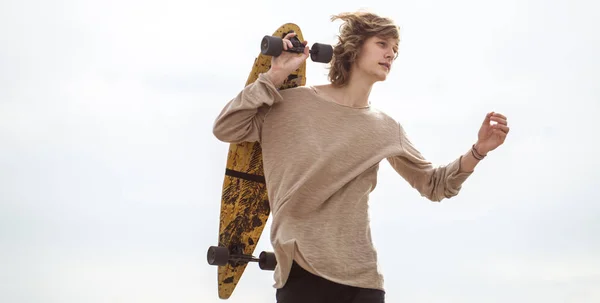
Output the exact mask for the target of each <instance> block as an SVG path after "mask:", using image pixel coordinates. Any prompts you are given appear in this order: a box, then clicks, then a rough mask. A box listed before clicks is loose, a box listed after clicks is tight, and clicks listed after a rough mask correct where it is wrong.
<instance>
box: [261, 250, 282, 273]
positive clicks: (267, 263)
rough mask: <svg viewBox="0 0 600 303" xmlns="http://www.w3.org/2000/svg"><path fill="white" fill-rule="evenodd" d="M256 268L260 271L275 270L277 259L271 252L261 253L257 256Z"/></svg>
mask: <svg viewBox="0 0 600 303" xmlns="http://www.w3.org/2000/svg"><path fill="white" fill-rule="evenodd" d="M258 266H259V267H260V269H262V270H275V267H276V266H277V258H275V254H274V253H272V252H266V251H263V252H261V253H260V255H259V256H258Z"/></svg>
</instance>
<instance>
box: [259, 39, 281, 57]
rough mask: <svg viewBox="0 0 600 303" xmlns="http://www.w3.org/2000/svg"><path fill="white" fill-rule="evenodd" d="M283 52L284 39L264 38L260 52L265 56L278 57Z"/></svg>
mask: <svg viewBox="0 0 600 303" xmlns="http://www.w3.org/2000/svg"><path fill="white" fill-rule="evenodd" d="M282 51H283V39H281V38H279V37H275V36H264V37H263V39H262V41H261V42H260V52H261V53H262V54H263V55H267V56H273V57H277V56H279V55H281V52H282Z"/></svg>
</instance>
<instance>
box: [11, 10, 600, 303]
mask: <svg viewBox="0 0 600 303" xmlns="http://www.w3.org/2000/svg"><path fill="white" fill-rule="evenodd" d="M366 3H367V1H353V0H349V1H334V2H330V3H329V4H327V3H325V2H324V1H315V0H308V1H301V2H285V3H284V2H277V1H247V2H241V1H237V2H228V1H210V2H209V1H184V0H171V1H134V0H119V1H83V0H82V1H68V0H65V1H16V0H8V1H2V2H1V3H0V184H1V185H0V300H1V301H2V302H14V303H21V302H23V303H25V302H45V303H59V302H60V303H80V302H86V303H96V302H147V303H150V302H180V303H183V302H194V303H197V302H222V301H221V300H219V299H218V295H217V278H216V275H217V271H216V267H212V266H209V265H208V264H207V263H206V249H207V247H208V246H210V245H215V244H217V243H216V241H217V234H218V220H219V207H220V197H221V186H222V182H223V173H224V167H225V161H226V153H227V149H228V145H227V144H225V143H222V142H220V141H218V140H217V139H215V138H214V137H213V135H212V128H211V126H212V123H213V121H214V118H215V117H216V115H217V114H218V113H219V111H220V110H221V108H222V107H223V106H224V105H225V103H226V102H227V101H229V100H230V99H231V98H232V97H234V96H235V95H236V94H237V93H238V92H239V90H240V89H242V87H243V85H244V83H245V81H246V78H247V76H248V73H249V71H250V68H251V65H252V61H253V59H254V57H255V56H256V55H257V53H258V51H259V43H260V39H261V38H262V36H263V35H265V34H270V33H272V32H273V30H274V29H276V28H277V27H278V26H279V25H281V24H282V23H285V22H295V23H297V24H299V25H300V26H301V28H302V30H303V33H304V35H305V38H306V39H307V40H308V41H309V43H310V44H312V43H313V42H322V43H333V42H334V41H335V35H336V33H337V29H338V26H339V23H337V22H335V23H332V22H330V21H329V17H330V16H331V15H333V14H336V13H339V12H343V11H354V10H356V9H359V8H370V9H371V10H373V11H375V12H377V13H381V14H384V15H386V16H389V17H392V18H393V19H395V20H396V21H397V23H398V24H399V25H400V26H401V27H402V31H401V34H402V41H401V44H400V56H399V58H398V60H397V61H396V63H395V65H394V67H393V69H392V73H391V75H390V77H389V78H388V80H387V81H386V82H384V83H378V84H376V86H375V88H374V92H373V94H372V99H371V101H372V103H373V106H375V107H378V108H380V109H382V110H384V111H386V112H387V113H388V114H390V115H392V116H393V117H395V118H396V119H398V121H400V122H401V123H403V125H404V127H405V128H406V130H407V132H408V134H409V136H410V137H411V139H412V140H413V141H414V143H415V144H416V146H417V147H418V148H419V149H420V150H421V151H422V153H423V154H424V155H425V156H426V157H427V158H428V159H429V160H431V161H432V162H433V163H435V164H436V165H443V164H446V163H448V162H450V161H452V160H454V159H455V158H456V157H458V156H459V155H460V154H462V153H464V152H466V151H468V149H469V148H470V146H471V144H473V143H474V142H475V140H476V134H477V131H478V128H479V126H480V124H481V121H482V119H483V118H484V116H485V113H487V112H488V111H492V110H494V111H498V112H501V113H503V114H505V115H506V116H507V117H508V120H509V123H510V126H511V133H510V135H509V138H508V139H507V141H506V143H505V145H504V146H502V147H501V148H499V149H498V150H496V151H494V152H492V153H490V154H489V156H488V157H487V158H486V159H485V161H483V162H482V163H481V164H480V166H478V167H477V169H476V172H475V173H474V174H473V175H472V177H471V178H470V179H469V180H468V181H467V182H466V183H465V185H464V187H463V190H462V192H461V193H460V195H459V196H457V197H455V198H453V199H450V200H445V201H444V202H442V203H441V204H437V203H431V202H429V201H427V200H425V199H424V198H421V197H420V196H419V195H418V193H417V192H416V191H415V190H413V189H411V188H410V187H409V186H408V185H407V183H406V182H405V181H404V180H403V179H402V178H401V177H399V176H398V175H397V174H396V173H395V172H394V171H393V170H392V169H391V167H390V166H389V164H388V163H387V162H385V161H384V162H382V164H381V169H380V174H379V183H378V187H377V189H376V190H375V192H374V193H373V194H372V196H371V220H372V228H373V239H374V241H375V245H376V247H377V249H378V251H379V256H380V266H381V269H382V271H383V273H384V276H385V279H386V287H387V302H412V303H416V302H428V303H431V302H461V303H471V302H515V303H517V302H546V303H554V302H599V301H600V287H598V286H599V285H600V237H599V236H598V234H599V233H600V204H599V202H598V201H599V198H600V189H599V188H598V180H599V177H600V173H599V172H598V169H599V168H600V165H599V164H600V160H599V158H598V152H600V148H598V146H597V145H596V142H595V141H596V140H597V139H598V138H599V136H598V129H599V127H598V125H597V123H595V122H594V121H595V120H596V119H597V116H598V114H600V110H599V107H600V106H599V103H600V86H599V85H598V83H600V72H599V70H600V59H599V57H598V54H599V53H600V35H599V34H598V32H597V30H598V28H600V21H598V20H599V19H597V12H598V9H599V4H598V2H594V1H573V0H570V1H567V0H562V1H556V0H553V1H542V0H538V1H524V0H508V1H475V0H472V1H464V0H459V1H451V2H449V1H441V0H437V1H432V0H427V1H423V0H419V1H399V2H391V1H390V2H387V1H385V2H384V1H382V0H374V1H371V2H370V3H371V4H370V6H366ZM392 3H394V4H392ZM210 6H212V7H210ZM307 68H308V84H309V85H310V84H320V83H324V82H325V81H326V77H325V75H326V73H327V70H326V68H325V66H324V65H322V64H317V63H313V62H309V63H308V67H307ZM267 228H268V227H267ZM263 235H264V237H263V238H262V239H261V241H260V242H259V245H258V248H257V252H260V251H261V250H270V249H271V245H270V243H269V241H268V240H269V239H268V232H266V233H264V234H263ZM332 257H335V256H332ZM272 284H273V277H272V272H265V271H260V270H259V269H258V267H257V266H255V264H251V266H249V267H248V269H247V271H246V273H245V275H244V276H243V278H242V281H241V282H240V284H239V286H238V288H237V289H236V291H235V293H234V294H233V296H232V298H231V299H230V300H229V302H244V303H258V302H261V303H262V302H275V299H274V293H275V292H274V289H273V288H272Z"/></svg>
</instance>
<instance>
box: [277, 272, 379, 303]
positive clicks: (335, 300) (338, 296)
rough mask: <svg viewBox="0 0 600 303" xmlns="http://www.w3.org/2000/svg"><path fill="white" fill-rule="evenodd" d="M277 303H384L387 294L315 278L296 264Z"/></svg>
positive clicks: (280, 290)
mask: <svg viewBox="0 0 600 303" xmlns="http://www.w3.org/2000/svg"><path fill="white" fill-rule="evenodd" d="M276 298H277V303H384V302H385V292H383V291H382V290H378V289H367V288H359V287H353V286H348V285H342V284H338V283H335V282H332V281H329V280H326V279H323V278H321V277H318V276H315V275H313V274H311V273H309V272H308V271H306V270H304V269H303V268H302V267H300V266H299V265H298V264H296V262H294V263H293V264H292V270H291V272H290V276H289V278H288V280H287V282H286V284H285V285H284V286H283V288H281V289H277V293H276Z"/></svg>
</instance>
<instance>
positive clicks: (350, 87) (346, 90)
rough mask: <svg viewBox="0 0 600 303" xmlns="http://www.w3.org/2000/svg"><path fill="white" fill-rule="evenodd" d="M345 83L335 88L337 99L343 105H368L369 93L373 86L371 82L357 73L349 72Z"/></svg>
mask: <svg viewBox="0 0 600 303" xmlns="http://www.w3.org/2000/svg"><path fill="white" fill-rule="evenodd" d="M348 80H349V81H348V83H346V85H344V86H342V87H339V88H336V89H335V90H336V93H337V94H336V95H337V101H338V102H340V103H341V104H343V105H346V106H351V107H366V106H369V95H370V94H371V89H372V87H373V82H371V81H368V80H367V79H365V78H364V77H361V75H359V74H357V73H354V72H352V73H350V79H348Z"/></svg>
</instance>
